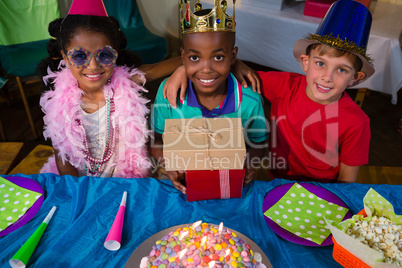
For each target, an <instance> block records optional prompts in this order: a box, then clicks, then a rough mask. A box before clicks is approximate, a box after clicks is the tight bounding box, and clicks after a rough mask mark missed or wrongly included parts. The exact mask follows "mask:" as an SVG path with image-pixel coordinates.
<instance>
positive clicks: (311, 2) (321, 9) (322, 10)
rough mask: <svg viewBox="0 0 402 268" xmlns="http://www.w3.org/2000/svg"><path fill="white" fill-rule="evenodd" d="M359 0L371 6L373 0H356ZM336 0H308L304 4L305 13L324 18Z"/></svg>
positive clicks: (358, 0)
mask: <svg viewBox="0 0 402 268" xmlns="http://www.w3.org/2000/svg"><path fill="white" fill-rule="evenodd" d="M356 1H357V2H359V3H361V4H363V5H365V6H366V7H367V8H369V7H370V3H371V0H356ZM334 2H336V0H306V3H305V5H304V12H303V14H304V15H306V16H312V17H318V18H324V16H325V14H327V11H328V9H329V7H330V6H331V5H332V4H333V3H334Z"/></svg>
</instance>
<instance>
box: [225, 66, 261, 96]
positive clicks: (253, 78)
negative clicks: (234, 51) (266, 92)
mask: <svg viewBox="0 0 402 268" xmlns="http://www.w3.org/2000/svg"><path fill="white" fill-rule="evenodd" d="M232 73H233V74H234V76H235V77H236V78H237V80H239V82H240V83H241V85H242V86H243V87H247V81H249V82H250V84H251V86H252V88H253V91H254V92H256V91H257V92H258V94H261V83H260V78H259V77H258V75H257V74H256V73H255V72H254V71H253V70H252V69H251V68H250V67H248V66H247V65H246V64H244V63H243V62H242V61H241V60H239V59H236V61H235V63H234V64H233V66H232Z"/></svg>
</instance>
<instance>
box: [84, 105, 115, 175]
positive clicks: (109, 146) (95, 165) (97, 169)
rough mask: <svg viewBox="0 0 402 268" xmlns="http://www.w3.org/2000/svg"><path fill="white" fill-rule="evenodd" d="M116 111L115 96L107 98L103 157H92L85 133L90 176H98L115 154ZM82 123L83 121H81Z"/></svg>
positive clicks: (87, 169) (87, 170) (88, 173)
mask: <svg viewBox="0 0 402 268" xmlns="http://www.w3.org/2000/svg"><path fill="white" fill-rule="evenodd" d="M114 111H115V104H114V100H113V97H111V98H106V135H105V136H106V137H105V148H104V151H103V156H102V158H101V159H98V158H95V157H92V156H91V155H90V152H89V148H88V141H87V137H86V135H85V137H84V146H85V150H83V152H84V155H85V160H86V161H87V163H88V164H89V167H88V166H87V164H85V171H86V172H87V175H88V176H98V175H100V174H101V173H102V171H103V168H104V164H106V163H107V162H108V161H109V160H110V158H111V157H112V155H113V152H114V147H115V142H116V139H115V134H116V133H115V129H114V128H113V126H112V124H111V119H110V118H111V113H113V112H114ZM79 123H80V124H82V123H81V122H79Z"/></svg>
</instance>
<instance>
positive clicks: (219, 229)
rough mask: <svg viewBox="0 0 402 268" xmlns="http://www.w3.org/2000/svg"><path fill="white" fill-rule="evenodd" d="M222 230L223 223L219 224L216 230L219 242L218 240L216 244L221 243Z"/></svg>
mask: <svg viewBox="0 0 402 268" xmlns="http://www.w3.org/2000/svg"><path fill="white" fill-rule="evenodd" d="M222 229H223V222H221V224H219V228H218V231H219V240H218V243H220V242H221V235H222Z"/></svg>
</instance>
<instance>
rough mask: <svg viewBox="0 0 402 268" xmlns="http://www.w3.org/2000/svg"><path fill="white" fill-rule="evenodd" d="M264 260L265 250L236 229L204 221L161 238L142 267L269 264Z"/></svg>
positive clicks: (226, 267)
mask: <svg viewBox="0 0 402 268" xmlns="http://www.w3.org/2000/svg"><path fill="white" fill-rule="evenodd" d="M197 223H198V222H197ZM197 223H195V224H197ZM193 226H194V224H193ZM261 261H262V257H261V254H259V253H258V252H253V250H252V249H251V247H250V245H249V244H248V243H247V242H246V241H244V240H243V239H242V238H240V237H239V236H238V235H237V234H236V233H235V232H234V231H232V230H230V229H228V228H225V227H223V226H219V227H218V226H216V225H213V224H207V223H202V224H201V223H200V224H199V225H198V226H194V227H192V226H190V227H183V228H177V229H175V230H173V231H171V232H170V233H168V234H166V235H165V236H164V237H162V238H161V239H160V240H157V241H156V243H155V244H154V245H153V246H152V249H151V252H150V253H149V255H148V256H146V257H144V258H142V260H141V265H140V268H180V267H187V268H202V267H208V268H230V267H239V268H240V267H257V268H265V267H266V266H265V265H264V264H262V263H261Z"/></svg>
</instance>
